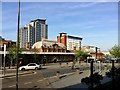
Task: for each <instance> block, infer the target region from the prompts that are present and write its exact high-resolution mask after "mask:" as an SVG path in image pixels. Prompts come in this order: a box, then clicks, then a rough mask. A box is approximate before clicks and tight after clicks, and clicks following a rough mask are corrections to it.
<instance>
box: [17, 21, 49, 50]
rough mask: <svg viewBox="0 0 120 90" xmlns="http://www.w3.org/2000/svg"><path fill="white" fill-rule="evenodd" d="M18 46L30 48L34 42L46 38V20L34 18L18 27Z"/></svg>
mask: <svg viewBox="0 0 120 90" xmlns="http://www.w3.org/2000/svg"><path fill="white" fill-rule="evenodd" d="M19 37H20V48H31V47H32V45H33V44H34V43H35V42H38V41H41V40H42V39H43V38H44V39H47V38H48V25H47V24H46V20H43V19H36V20H32V21H30V23H28V24H26V25H25V26H24V27H22V28H21V29H20V34H19Z"/></svg>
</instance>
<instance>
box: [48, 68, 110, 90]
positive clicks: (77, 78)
mask: <svg viewBox="0 0 120 90" xmlns="http://www.w3.org/2000/svg"><path fill="white" fill-rule="evenodd" d="M88 76H89V71H88V70H86V71H84V72H83V73H81V74H78V73H77V72H74V73H73V74H66V75H61V77H62V78H60V79H59V78H58V77H50V78H47V80H48V82H49V85H48V86H47V87H46V88H51V87H52V88H59V89H60V88H63V89H67V88H81V89H85V90H87V89H88V86H87V85H86V84H83V83H81V79H82V78H85V77H88ZM110 80H111V79H110V78H107V77H104V78H103V80H102V81H101V83H102V84H103V83H106V82H108V81H110Z"/></svg>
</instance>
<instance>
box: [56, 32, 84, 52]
mask: <svg viewBox="0 0 120 90" xmlns="http://www.w3.org/2000/svg"><path fill="white" fill-rule="evenodd" d="M57 41H58V42H59V43H63V44H64V45H65V46H66V47H67V50H69V51H75V50H80V49H81V41H82V38H81V37H77V36H71V35H67V33H60V35H59V36H57Z"/></svg>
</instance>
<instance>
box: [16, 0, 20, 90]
mask: <svg viewBox="0 0 120 90" xmlns="http://www.w3.org/2000/svg"><path fill="white" fill-rule="evenodd" d="M19 27H20V0H18V27H17V44H16V46H17V50H16V64H17V65H16V90H18V51H19Z"/></svg>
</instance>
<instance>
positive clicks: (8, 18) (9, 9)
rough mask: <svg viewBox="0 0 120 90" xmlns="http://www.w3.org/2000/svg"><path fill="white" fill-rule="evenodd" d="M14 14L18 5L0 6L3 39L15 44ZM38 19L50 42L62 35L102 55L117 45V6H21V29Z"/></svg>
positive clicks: (25, 3) (104, 4)
mask: <svg viewBox="0 0 120 90" xmlns="http://www.w3.org/2000/svg"><path fill="white" fill-rule="evenodd" d="M17 13H18V3H17V2H2V37H3V38H5V39H8V40H13V41H16V34H17ZM38 18H39V19H46V23H47V24H48V38H49V39H50V40H57V35H59V33H60V32H65V33H67V34H68V35H74V36H79V37H82V38H83V40H82V46H86V45H91V46H97V47H99V48H100V49H101V50H102V51H108V50H109V49H110V48H112V47H113V46H114V45H115V44H118V3H117V2H21V15H20V27H23V26H24V25H25V24H27V23H29V22H30V21H31V20H34V19H38Z"/></svg>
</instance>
